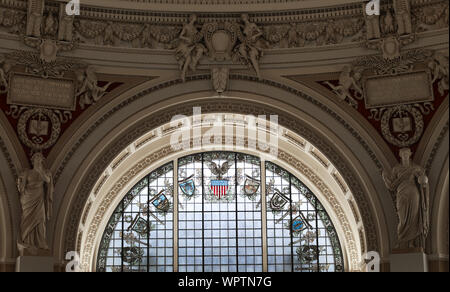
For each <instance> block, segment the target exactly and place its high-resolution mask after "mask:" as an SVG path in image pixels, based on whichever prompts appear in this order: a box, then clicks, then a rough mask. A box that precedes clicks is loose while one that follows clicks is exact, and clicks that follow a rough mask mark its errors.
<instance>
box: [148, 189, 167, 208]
mask: <svg viewBox="0 0 450 292" xmlns="http://www.w3.org/2000/svg"><path fill="white" fill-rule="evenodd" d="M150 203H152V205H153V206H154V207H155V208H156V209H158V210H159V211H162V212H168V211H169V209H170V202H169V199H167V197H166V195H165V194H164V193H163V192H160V193H159V194H158V195H156V196H155V197H154V198H153V199H152V200H151V201H150Z"/></svg>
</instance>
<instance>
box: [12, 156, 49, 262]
mask: <svg viewBox="0 0 450 292" xmlns="http://www.w3.org/2000/svg"><path fill="white" fill-rule="evenodd" d="M31 161H32V164H33V169H28V170H26V171H24V172H23V173H22V174H21V175H20V176H19V179H18V182H17V187H18V189H19V194H20V203H21V206H22V221H21V225H20V231H21V233H20V235H19V239H18V247H19V250H20V251H23V250H28V251H29V252H31V253H37V252H38V251H39V250H48V245H47V239H46V225H47V222H48V221H49V220H50V217H51V216H52V203H53V179H52V175H51V173H50V172H49V171H48V170H46V169H45V168H44V166H43V163H44V156H43V155H42V154H41V153H36V154H34V155H33V157H32V158H31Z"/></svg>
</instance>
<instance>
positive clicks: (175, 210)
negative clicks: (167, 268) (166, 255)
mask: <svg viewBox="0 0 450 292" xmlns="http://www.w3.org/2000/svg"><path fill="white" fill-rule="evenodd" d="M178 189H179V187H178V160H176V159H175V161H174V162H173V215H172V216H173V271H174V272H178V237H179V236H178V200H179V198H178Z"/></svg>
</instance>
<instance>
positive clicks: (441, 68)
mask: <svg viewBox="0 0 450 292" xmlns="http://www.w3.org/2000/svg"><path fill="white" fill-rule="evenodd" d="M428 67H429V68H430V69H431V72H432V76H433V80H432V83H433V84H434V83H435V82H436V81H438V80H439V84H438V86H439V93H440V94H441V95H444V94H445V91H446V90H449V76H448V57H446V56H444V55H443V54H440V53H436V54H435V55H434V57H433V60H432V61H430V62H429V63H428Z"/></svg>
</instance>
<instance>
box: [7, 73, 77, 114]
mask: <svg viewBox="0 0 450 292" xmlns="http://www.w3.org/2000/svg"><path fill="white" fill-rule="evenodd" d="M7 102H8V104H14V105H21V106H32V107H44V108H51V109H59V110H67V111H74V110H75V108H76V98H75V81H74V80H70V79H63V78H46V79H45V78H40V77H36V76H31V75H27V74H22V73H20V74H19V73H15V74H12V76H11V79H10V90H9V94H8V99H7Z"/></svg>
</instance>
